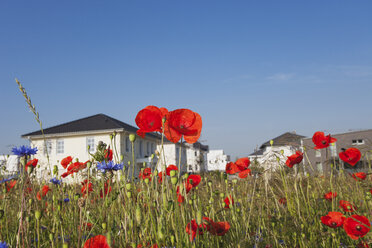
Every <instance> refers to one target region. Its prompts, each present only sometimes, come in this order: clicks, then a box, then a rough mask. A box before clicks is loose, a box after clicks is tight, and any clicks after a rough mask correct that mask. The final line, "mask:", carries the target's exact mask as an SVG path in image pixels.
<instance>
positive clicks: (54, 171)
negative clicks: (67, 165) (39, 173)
mask: <svg viewBox="0 0 372 248" xmlns="http://www.w3.org/2000/svg"><path fill="white" fill-rule="evenodd" d="M53 174H54V175H55V176H57V175H58V166H57V165H54V167H53Z"/></svg>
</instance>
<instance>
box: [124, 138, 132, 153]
mask: <svg viewBox="0 0 372 248" xmlns="http://www.w3.org/2000/svg"><path fill="white" fill-rule="evenodd" d="M130 147H131V145H130V140H129V137H125V151H126V152H130Z"/></svg>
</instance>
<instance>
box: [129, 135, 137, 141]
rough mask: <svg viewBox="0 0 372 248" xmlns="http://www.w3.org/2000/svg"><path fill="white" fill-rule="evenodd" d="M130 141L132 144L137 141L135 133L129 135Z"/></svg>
mask: <svg viewBox="0 0 372 248" xmlns="http://www.w3.org/2000/svg"><path fill="white" fill-rule="evenodd" d="M129 140H130V142H134V141H135V140H136V135H135V134H133V133H131V134H129Z"/></svg>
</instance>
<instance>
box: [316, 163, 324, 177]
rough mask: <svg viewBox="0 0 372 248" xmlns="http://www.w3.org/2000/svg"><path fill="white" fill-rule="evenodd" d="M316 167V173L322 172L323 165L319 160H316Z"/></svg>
mask: <svg viewBox="0 0 372 248" xmlns="http://www.w3.org/2000/svg"><path fill="white" fill-rule="evenodd" d="M316 169H317V171H318V173H321V174H323V166H322V163H321V162H316Z"/></svg>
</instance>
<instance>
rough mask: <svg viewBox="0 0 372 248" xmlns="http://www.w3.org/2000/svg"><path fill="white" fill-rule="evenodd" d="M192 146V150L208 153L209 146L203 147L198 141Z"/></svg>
mask: <svg viewBox="0 0 372 248" xmlns="http://www.w3.org/2000/svg"><path fill="white" fill-rule="evenodd" d="M192 146H193V147H194V148H197V149H200V150H202V151H206V152H207V151H209V146H208V145H203V144H202V143H200V142H199V141H197V142H195V143H194V144H192Z"/></svg>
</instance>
